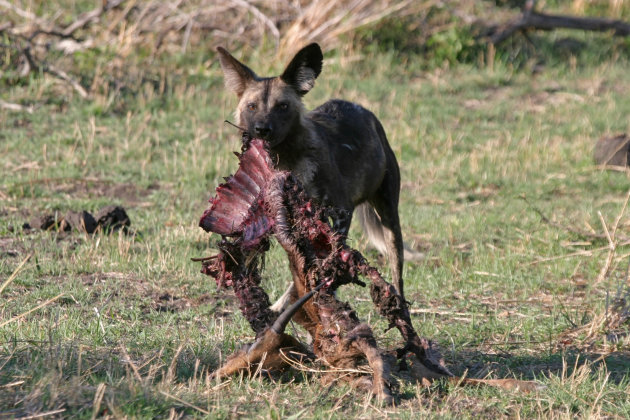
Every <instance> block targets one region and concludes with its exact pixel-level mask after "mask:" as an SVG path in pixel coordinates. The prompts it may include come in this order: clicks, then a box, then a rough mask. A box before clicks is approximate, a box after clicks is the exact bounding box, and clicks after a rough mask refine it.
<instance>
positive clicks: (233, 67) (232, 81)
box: [217, 47, 258, 96]
mask: <svg viewBox="0 0 630 420" xmlns="http://www.w3.org/2000/svg"><path fill="white" fill-rule="evenodd" d="M217 53H218V54H219V62H220V63H221V69H223V76H224V77H225V86H226V87H227V88H228V89H230V90H231V91H233V92H234V93H236V94H237V95H238V96H241V95H242V94H243V92H245V89H246V88H247V83H248V82H250V81H252V80H255V79H257V78H258V76H256V73H254V72H253V71H252V69H250V68H249V67H247V66H246V65H245V64H243V63H241V62H240V61H238V60H237V59H236V58H234V57H232V54H230V53H229V52H227V50H226V49H225V48H223V47H217Z"/></svg>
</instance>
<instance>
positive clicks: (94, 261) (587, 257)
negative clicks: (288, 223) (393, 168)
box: [0, 33, 630, 418]
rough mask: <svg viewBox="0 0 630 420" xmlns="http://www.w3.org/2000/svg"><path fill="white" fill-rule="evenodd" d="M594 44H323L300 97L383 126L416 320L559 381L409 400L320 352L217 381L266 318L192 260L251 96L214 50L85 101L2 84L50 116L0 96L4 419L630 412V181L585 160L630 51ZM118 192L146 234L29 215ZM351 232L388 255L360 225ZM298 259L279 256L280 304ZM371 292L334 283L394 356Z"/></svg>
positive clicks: (459, 347) (204, 241)
mask: <svg viewBox="0 0 630 420" xmlns="http://www.w3.org/2000/svg"><path fill="white" fill-rule="evenodd" d="M564 35H566V34H564ZM549 36H550V37H558V38H561V37H562V36H563V34H562V33H558V34H555V35H549ZM581 36H582V38H583V42H584V43H585V45H586V47H585V48H587V51H586V52H585V53H584V54H582V55H578V56H577V57H576V56H575V55H570V54H569V55H566V56H563V55H562V54H558V52H557V51H556V50H550V51H548V52H547V53H548V54H549V56H548V57H547V58H548V60H547V61H546V62H545V64H543V65H540V63H535V62H533V61H531V62H524V63H522V65H521V66H520V67H518V68H515V67H514V66H512V65H510V64H509V60H507V59H503V58H502V57H496V58H495V59H494V61H491V65H488V64H479V63H477V64H475V65H472V64H460V65H454V66H442V67H431V68H427V66H425V64H426V63H424V62H423V58H422V56H411V57H409V56H405V57H404V59H401V56H400V55H396V54H394V53H387V52H381V53H370V54H368V55H359V56H353V57H352V58H348V57H347V56H345V55H343V54H338V53H330V54H327V56H326V63H325V65H324V71H323V73H322V75H321V76H320V78H319V79H318V81H317V84H316V87H315V89H314V90H313V91H312V92H311V93H309V95H307V96H306V98H305V102H306V104H307V107H309V108H311V107H314V106H316V105H317V104H319V103H320V102H322V101H324V100H325V99H327V98H330V97H341V98H344V99H349V100H353V101H357V102H359V103H361V104H363V105H365V106H366V107H368V108H370V109H371V110H372V111H373V112H374V113H375V114H376V115H377V116H378V117H379V118H380V119H381V121H382V123H383V125H384V126H385V128H386V130H387V133H388V136H389V139H390V143H391V145H392V147H393V149H394V151H395V153H396V155H397V157H398V159H399V163H400V166H401V171H402V178H403V187H402V192H401V204H400V213H401V218H402V224H403V231H404V232H405V236H406V240H407V242H410V243H412V244H414V245H415V246H416V247H417V248H418V249H422V250H424V251H425V252H426V253H427V260H426V261H424V262H422V263H418V264H411V263H410V264H407V265H406V267H405V279H406V288H407V289H406V290H407V291H408V292H407V294H408V299H409V300H411V301H412V307H411V308H412V311H413V312H414V323H415V325H416V327H417V329H418V331H419V332H420V333H421V334H422V335H424V336H427V337H430V338H432V339H434V340H436V341H437V342H438V343H439V345H440V347H441V349H442V351H443V353H444V356H445V358H446V362H447V365H448V366H449V367H450V368H451V369H452V370H453V371H454V372H455V373H457V374H459V375H463V374H466V375H468V376H469V377H476V378H484V377H488V378H506V377H517V378H522V379H535V380H537V381H539V382H540V383H542V384H544V385H545V386H546V388H545V389H544V390H541V391H539V392H538V393H535V394H519V393H513V392H507V391H501V390H497V389H493V388H457V387H453V386H449V385H446V384H444V383H437V384H435V385H433V386H432V387H430V388H424V387H423V386H421V385H420V384H414V383H408V382H404V381H401V382H400V383H399V389H398V392H397V399H396V404H395V406H394V407H380V406H378V404H375V403H374V402H373V401H371V399H370V397H369V396H368V395H365V394H363V393H360V392H358V391H355V390H353V389H351V388H350V387H348V386H347V385H345V384H343V383H339V384H333V386H322V385H321V384H320V383H319V380H318V379H319V378H320V377H321V373H319V372H317V371H316V370H317V369H321V368H322V367H321V366H318V365H315V366H313V367H314V369H315V371H313V372H294V373H293V374H291V375H288V376H287V377H286V378H284V379H285V380H282V381H271V380H269V379H265V378H261V377H255V378H251V379H248V378H242V377H240V378H239V377H235V378H232V379H230V380H227V381H224V382H213V381H210V380H209V379H208V374H209V372H212V371H213V370H214V369H216V368H217V366H218V365H219V364H220V363H221V360H222V359H224V358H225V357H226V356H227V355H229V354H230V353H232V352H233V351H234V350H235V349H236V348H238V347H239V346H240V345H241V344H243V343H245V342H248V341H251V339H252V331H251V330H250V328H249V326H248V325H247V323H246V322H245V320H244V319H243V318H242V316H241V314H240V313H239V311H238V307H237V306H236V303H235V300H234V298H233V296H232V292H231V291H226V290H217V289H216V287H215V285H214V281H213V280H212V279H211V278H209V277H206V276H204V275H202V274H200V273H199V270H200V265H199V264H198V263H195V262H191V261H190V258H191V257H200V256H205V255H209V254H210V253H211V249H212V246H213V244H214V242H215V241H216V239H217V238H216V237H211V236H209V235H207V234H206V233H204V232H203V231H202V230H201V229H200V228H199V227H198V220H199V217H200V216H201V214H202V212H203V210H204V209H205V208H206V206H207V200H208V198H209V197H210V195H211V193H212V191H213V190H214V188H215V186H216V185H217V184H218V183H219V182H221V180H222V178H221V177H222V176H226V175H228V174H230V173H233V172H234V171H235V169H236V165H237V160H236V158H235V157H234V156H233V155H232V153H231V152H232V151H234V150H238V149H239V142H240V138H239V135H238V133H237V132H236V131H235V130H234V129H233V128H232V127H230V126H229V125H226V124H224V123H223V121H224V120H225V119H231V118H232V117H231V113H232V110H233V109H234V107H235V105H236V99H235V98H233V97H232V96H231V95H230V94H229V93H227V92H225V91H224V88H223V82H222V75H221V72H220V69H219V67H218V64H217V62H216V60H215V58H214V56H213V54H212V53H201V52H197V55H192V56H184V57H174V58H173V60H172V61H171V62H169V72H164V74H162V77H161V78H158V81H159V82H160V83H157V84H156V83H153V84H152V83H149V82H146V83H144V84H142V82H138V85H137V86H135V87H136V89H135V90H134V91H133V92H132V93H127V94H125V93H121V94H119V95H110V96H107V95H101V96H99V97H97V98H96V99H92V100H83V99H81V98H80V97H77V95H71V94H70V93H69V92H68V90H67V89H63V88H62V86H60V83H59V81H58V80H55V79H53V78H51V77H49V76H47V75H41V76H40V77H33V78H32V79H31V80H30V81H29V82H28V83H19V84H15V85H13V86H11V87H10V88H8V89H6V90H5V91H4V92H3V93H2V96H3V99H5V100H7V101H11V102H25V103H29V104H33V105H35V109H34V111H33V112H32V113H26V112H13V111H7V110H0V173H1V174H2V175H1V179H0V418H5V417H6V418H13V417H26V416H34V415H42V416H45V417H60V418H61V417H63V418H94V417H100V416H112V417H116V418H121V417H125V416H128V417H136V418H152V417H157V418H178V417H182V416H193V417H209V418H225V417H239V416H245V417H250V418H353V417H360V418H374V417H390V416H391V417H394V418H417V417H433V416H435V417H443V418H478V417H493V418H497V417H501V418H504V417H510V418H534V417H537V418H538V417H545V418H575V417H584V418H628V417H630V398H629V397H628V395H629V393H630V375H629V373H628V372H629V371H630V338H629V337H630V336H628V335H627V333H628V328H629V326H628V323H627V321H626V323H625V326H623V325H622V326H616V327H615V329H614V331H612V330H610V329H609V328H607V324H606V318H605V316H606V314H608V315H610V314H612V311H613V310H614V309H613V307H614V302H616V300H615V298H617V297H620V296H625V299H626V301H625V307H623V303H622V304H621V309H618V310H625V311H628V310H629V309H628V301H629V300H630V291H629V290H630V289H629V288H630V284H629V283H628V280H627V267H628V260H629V253H630V247H629V246H628V238H629V237H630V221H629V220H628V217H627V214H626V212H625V210H624V203H625V202H626V199H627V193H628V191H629V190H630V182H629V178H628V175H627V173H623V172H618V171H603V170H601V169H599V168H597V167H595V166H594V164H593V161H592V148H593V146H594V144H595V142H596V140H597V139H598V138H600V137H601V136H603V135H610V134H615V133H623V132H626V133H627V132H630V120H629V118H628V116H629V115H630V78H628V73H627V68H628V67H627V66H628V53H627V47H625V48H626V49H622V50H621V54H620V53H619V51H616V50H615V51H616V52H615V51H612V50H614V48H612V47H609V46H610V44H611V43H612V41H611V39H610V38H608V37H607V36H594V35H581ZM611 51H612V52H611ZM88 58H89V57H87V58H86V60H87V59H88ZM243 58H244V59H245V61H247V62H248V63H250V64H251V66H252V67H253V68H254V69H255V70H257V71H259V73H260V74H274V73H275V74H277V73H279V72H281V71H282V63H276V62H274V61H273V60H272V59H271V54H268V55H265V52H259V53H256V54H254V56H253V57H251V58H250V57H243ZM103 59H106V58H103ZM79 64H81V63H79ZM81 65H85V64H84V63H83V64H81ZM171 71H172V72H171ZM112 203H114V204H120V205H122V206H124V207H125V208H126V209H127V211H128V213H129V215H130V218H131V223H132V225H131V228H132V234H129V235H125V234H122V233H120V234H118V233H117V234H114V235H105V234H96V235H93V236H89V235H84V234H79V233H76V232H75V233H70V234H64V233H59V232H55V231H47V232H42V231H27V230H23V229H22V225H23V223H25V222H27V221H28V220H29V219H30V218H31V217H33V216H36V215H39V214H42V213H46V212H48V213H55V212H57V213H58V214H59V215H63V214H64V213H65V212H66V211H67V210H71V209H72V210H83V209H85V210H88V211H95V210H97V209H99V208H100V207H103V206H104V205H107V204H112ZM541 214H542V215H544V216H545V217H546V218H548V219H549V222H546V221H545V220H543V218H542V217H541ZM617 219H619V220H618V225H617V229H616V231H615V232H613V237H612V238H611V240H612V241H611V242H609V241H608V240H607V239H606V237H605V236H602V234H604V233H605V232H606V230H609V231H611V232H612V231H613V226H614V225H615V222H616V220H617ZM351 242H352V244H353V245H354V246H356V247H358V248H359V249H361V250H364V251H366V255H368V257H369V258H370V259H371V260H372V261H375V262H376V261H378V260H379V257H378V256H377V255H376V254H375V253H374V252H373V251H369V250H366V248H365V243H364V240H363V239H362V238H361V234H360V231H359V230H358V229H357V230H354V231H353V234H352V239H351ZM611 243H612V244H613V247H611V245H610V244H611ZM29 255H31V257H30V259H28V260H27V261H26V262H25V263H24V265H23V266H20V263H21V262H23V261H24V260H25V259H26V258H27V256H29ZM286 265H287V263H286V261H285V257H284V255H283V253H282V252H281V251H280V250H279V249H278V248H277V247H276V248H274V249H273V250H272V252H271V255H270V256H269V258H268V260H267V264H266V271H265V279H264V285H265V287H266V289H267V290H268V292H269V293H270V295H271V296H272V298H274V297H277V296H279V295H280V294H281V293H282V291H283V289H284V288H285V285H286V283H287V280H288V278H289V273H288V269H287V266H286ZM383 272H384V273H387V269H386V268H385V267H384V266H383ZM13 274H15V275H13ZM368 295H369V294H368V291H367V290H362V289H360V288H357V287H347V288H346V289H344V290H343V291H342V293H341V296H342V298H343V299H346V300H349V301H351V302H353V305H354V306H355V308H356V309H357V310H358V312H359V314H360V316H361V317H362V318H363V319H364V320H369V323H370V325H371V326H372V327H373V329H374V331H375V333H376V335H377V338H378V339H379V342H380V345H381V346H382V347H384V348H391V347H394V346H396V344H397V342H398V340H399V337H398V336H397V333H395V332H394V331H390V332H387V333H384V332H383V330H384V328H385V326H386V325H385V323H384V322H383V320H382V319H379V316H378V314H377V313H376V311H375V310H374V308H373V307H372V305H371V303H370V301H369V296H368ZM54 298H56V299H54ZM50 299H54V300H53V301H49V300H50ZM39 305H41V307H40V308H38V309H36V310H33V311H31V310H32V309H35V308H37V307H38V306H39ZM33 418H34V417H33Z"/></svg>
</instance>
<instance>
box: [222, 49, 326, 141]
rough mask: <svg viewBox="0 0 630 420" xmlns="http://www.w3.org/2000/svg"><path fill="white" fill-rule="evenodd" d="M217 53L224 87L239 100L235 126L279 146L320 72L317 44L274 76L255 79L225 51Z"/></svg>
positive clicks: (297, 55) (298, 114)
mask: <svg viewBox="0 0 630 420" xmlns="http://www.w3.org/2000/svg"><path fill="white" fill-rule="evenodd" d="M217 52H218V53H219V61H220V62H221V68H222V69H223V74H224V76H225V85H226V87H227V88H228V89H230V90H232V91H233V92H234V93H236V95H237V96H238V98H239V103H238V106H237V108H236V113H235V114H236V123H237V125H239V126H240V127H242V128H243V129H245V130H247V132H248V133H249V134H250V135H251V136H253V137H258V138H262V139H263V140H265V141H266V142H267V143H268V144H269V145H270V147H272V148H273V147H275V146H277V145H279V144H280V143H282V142H283V141H284V140H285V139H286V138H287V137H288V135H289V133H291V132H293V130H294V128H296V127H297V124H300V119H301V118H302V115H303V114H304V105H303V104H302V96H304V95H305V94H306V93H307V92H308V91H309V90H311V89H312V88H313V86H314V85H315V79H316V78H317V76H319V73H320V72H321V70H322V60H323V56H322V50H321V49H320V48H319V45H317V44H310V45H307V46H306V47H304V48H302V49H301V50H300V51H299V52H298V53H297V54H296V55H295V57H293V59H292V60H291V62H290V63H289V65H288V66H287V67H286V69H285V70H284V72H283V73H282V75H280V76H277V77H258V76H257V75H256V73H254V72H253V71H252V70H251V69H250V68H249V67H247V66H246V65H244V64H243V63H241V62H240V61H238V60H237V59H236V58H234V57H233V56H232V55H231V54H230V53H229V52H227V51H226V50H225V49H224V48H222V47H218V48H217Z"/></svg>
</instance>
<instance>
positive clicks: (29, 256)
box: [0, 252, 33, 293]
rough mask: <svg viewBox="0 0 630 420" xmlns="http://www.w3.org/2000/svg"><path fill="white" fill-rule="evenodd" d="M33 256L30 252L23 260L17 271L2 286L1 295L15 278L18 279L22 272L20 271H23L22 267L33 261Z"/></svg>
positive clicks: (0, 288)
mask: <svg viewBox="0 0 630 420" xmlns="http://www.w3.org/2000/svg"><path fill="white" fill-rule="evenodd" d="M32 256H33V252H30V253H29V254H28V255H27V256H26V257H25V258H24V259H23V260H22V262H21V263H20V264H19V265H18V266H17V267H16V268H15V270H13V273H12V274H11V275H10V276H9V278H8V279H6V281H5V282H4V283H2V286H0V293H2V291H3V290H4V289H6V287H7V286H8V285H9V284H10V283H11V282H12V281H13V280H15V278H16V277H17V275H18V273H19V272H20V270H22V267H24V264H26V262H27V261H28V260H30V259H31V257H32Z"/></svg>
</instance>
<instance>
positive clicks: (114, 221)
mask: <svg viewBox="0 0 630 420" xmlns="http://www.w3.org/2000/svg"><path fill="white" fill-rule="evenodd" d="M94 218H95V219H96V222H97V223H98V226H99V227H100V228H101V230H103V231H105V232H107V231H112V230H118V229H123V231H126V230H127V228H128V227H129V225H131V220H130V219H129V216H128V215H127V212H126V211H125V209H124V208H122V207H120V206H107V207H103V208H102V209H100V210H99V211H97V212H96V214H95V215H94Z"/></svg>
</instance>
